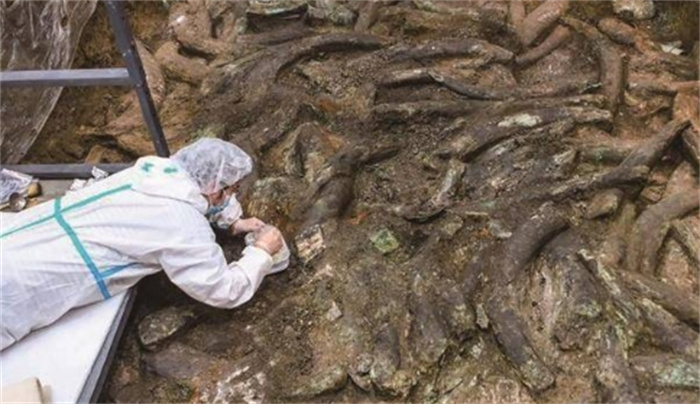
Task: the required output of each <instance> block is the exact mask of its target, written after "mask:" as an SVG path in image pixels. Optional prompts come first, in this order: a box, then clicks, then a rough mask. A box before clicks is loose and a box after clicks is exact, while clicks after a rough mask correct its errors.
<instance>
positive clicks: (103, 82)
mask: <svg viewBox="0 0 700 404" xmlns="http://www.w3.org/2000/svg"><path fill="white" fill-rule="evenodd" d="M0 85H2V87H78V86H132V85H134V80H133V79H132V78H131V76H130V75H129V71H128V70H127V69H126V68H124V67H122V68H110V69H70V70H13V71H4V72H0Z"/></svg>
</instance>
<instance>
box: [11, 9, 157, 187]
mask: <svg viewBox="0 0 700 404" xmlns="http://www.w3.org/2000/svg"><path fill="white" fill-rule="evenodd" d="M102 2H103V3H104V4H105V7H106V9H107V15H108V17H109V22H110V25H111V26H112V31H113V33H114V38H115V40H116V42H117V47H118V48H119V51H120V52H121V54H122V57H123V58H124V62H125V63H126V67H124V68H108V69H68V70H17V71H5V72H0V86H1V87H4V88H12V87H69V86H130V87H133V88H134V90H136V95H137V96H138V100H139V105H140V106H141V113H142V114H143V119H144V120H145V121H146V126H147V127H148V131H149V133H150V134H151V140H152V141H153V146H154V147H155V150H156V154H157V155H158V156H161V157H168V156H169V155H170V151H169V150H168V143H167V141H166V140H165V136H164V135H163V128H162V127H161V124H160V120H159V118H158V112H157V111H156V107H155V105H154V103H153V98H152V97H151V92H150V90H149V89H148V82H147V81H146V73H145V72H144V70H143V64H142V63H141V58H140V57H139V54H138V52H137V50H136V44H135V42H134V37H133V35H132V32H131V27H130V26H129V21H128V20H127V17H126V12H125V11H124V4H123V2H122V0H102ZM128 166H130V164H102V165H100V164H98V165H97V167H99V168H100V169H103V170H105V171H107V172H109V173H114V172H116V171H119V170H122V169H124V168H126V167H128ZM2 167H3V168H7V169H10V170H14V171H19V172H22V173H25V174H29V175H32V176H35V177H38V178H88V177H90V176H91V172H92V167H93V165H90V164H16V165H3V166H2Z"/></svg>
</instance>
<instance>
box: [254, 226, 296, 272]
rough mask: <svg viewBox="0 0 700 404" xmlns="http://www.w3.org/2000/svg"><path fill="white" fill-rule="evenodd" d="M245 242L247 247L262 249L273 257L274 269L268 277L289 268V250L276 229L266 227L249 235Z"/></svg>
mask: <svg viewBox="0 0 700 404" xmlns="http://www.w3.org/2000/svg"><path fill="white" fill-rule="evenodd" d="M245 241H246V244H247V245H253V246H255V247H257V248H260V249H261V250H264V251H266V252H267V253H268V254H270V256H271V257H272V269H271V270H270V272H268V273H267V275H270V274H274V273H277V272H280V271H284V270H285V269H287V267H288V266H289V256H290V254H289V248H288V247H287V243H286V242H285V241H284V238H283V237H282V233H281V232H280V231H279V230H278V229H277V228H276V227H274V226H271V225H265V226H264V227H263V228H261V229H260V230H258V231H257V232H255V233H248V235H247V236H246V238H245Z"/></svg>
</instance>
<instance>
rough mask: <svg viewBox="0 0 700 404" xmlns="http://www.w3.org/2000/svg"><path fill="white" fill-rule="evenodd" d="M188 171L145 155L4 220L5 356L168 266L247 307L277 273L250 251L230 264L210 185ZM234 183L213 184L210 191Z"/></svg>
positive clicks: (1, 338) (197, 290) (179, 279)
mask: <svg viewBox="0 0 700 404" xmlns="http://www.w3.org/2000/svg"><path fill="white" fill-rule="evenodd" d="M209 140H212V139H209ZM195 145H196V143H195ZM190 147H191V146H190ZM234 147H235V146H234ZM183 150H185V149H183ZM238 150H240V149H238ZM246 157H247V156H246ZM248 159H249V158H248ZM185 166H187V161H184V162H183V160H182V159H179V160H178V155H177V154H176V155H175V156H174V157H173V158H171V159H165V158H159V157H144V158H141V159H139V160H138V161H137V162H136V164H135V165H134V166H133V167H132V168H129V169H127V170H125V171H123V172H121V173H118V174H115V175H113V176H111V177H109V178H106V179H104V180H102V181H99V182H97V183H95V184H93V185H91V186H89V187H87V188H84V189H82V190H79V191H76V192H73V193H70V194H68V195H66V196H64V197H63V198H58V199H55V200H52V201H49V202H46V203H43V204H41V205H38V206H36V207H34V208H32V209H29V210H26V211H23V212H20V213H18V214H16V215H14V216H13V217H12V219H11V222H10V223H9V225H6V224H5V223H3V224H2V227H1V228H0V251H1V252H2V254H1V255H2V256H1V258H0V265H1V267H0V270H1V272H0V309H1V314H2V321H1V322H0V350H2V349H5V348H6V347H8V346H10V345H12V344H13V343H14V342H15V341H18V340H20V339H21V338H23V337H24V336H25V335H27V334H28V333H29V332H31V331H32V330H35V329H37V328H40V327H43V326H46V325H48V324H51V323H53V322H54V321H56V320H57V319H59V318H60V317H61V316H63V315H64V314H65V313H66V312H67V311H69V310H70V309H72V308H76V307H80V306H84V305H87V304H90V303H94V302H98V301H101V300H103V299H109V298H110V296H113V295H116V294H119V293H122V292H124V291H125V290H127V289H128V288H130V287H131V286H133V285H134V284H136V283H137V282H138V281H139V280H140V279H141V278H143V277H144V276H147V275H150V274H153V273H156V272H158V271H160V270H161V269H162V270H164V271H165V273H166V274H167V276H168V277H169V278H170V279H171V280H172V282H173V283H175V284H176V285H177V286H178V287H180V288H181V289H182V290H183V291H185V292H186V293H187V294H188V295H189V296H191V297H192V298H194V299H197V300H199V301H201V302H204V303H207V304H209V305H212V306H216V307H221V308H232V307H236V306H238V305H241V304H243V303H245V302H246V301H248V300H249V299H250V298H251V297H252V296H253V294H254V293H255V291H256V290H257V289H258V287H259V286H260V283H261V282H262V279H263V277H265V275H267V274H269V273H270V272H271V270H272V264H273V262H272V258H271V257H270V255H269V254H268V253H267V252H265V251H264V250H262V249H260V248H257V247H253V246H248V247H246V248H245V250H244V251H243V256H242V257H241V259H240V260H238V261H237V262H233V263H231V264H227V263H226V260H225V258H224V254H223V251H222V250H221V247H220V246H219V245H218V244H216V242H215V236H214V232H213V231H212V228H211V226H210V223H209V221H208V220H207V218H206V217H205V216H204V214H205V213H206V212H207V209H208V208H209V206H208V202H207V200H206V199H205V198H204V197H203V196H202V189H203V188H206V187H204V185H203V183H202V181H201V177H199V176H198V174H197V173H194V175H193V174H192V173H191V172H190V173H188V171H186V169H185V168H183V167H185ZM222 170H223V169H222V168H220V169H218V172H215V175H216V176H217V178H218V177H221V175H222V172H223V171H222ZM249 171H250V170H248V172H249ZM248 172H245V173H243V174H242V175H240V177H242V176H244V175H245V174H247V173H248ZM225 174H226V173H224V176H225ZM205 176H206V175H205ZM230 179H231V178H230V175H229V180H230ZM238 179H240V178H236V179H235V181H238ZM219 180H220V178H219ZM217 181H218V180H217ZM235 181H230V182H229V183H228V184H224V183H222V184H216V185H212V184H208V185H207V186H208V189H207V190H208V191H212V190H213V191H216V190H218V189H221V188H222V187H223V186H225V185H232V183H233V182H235ZM285 267H286V264H285ZM280 269H282V268H280Z"/></svg>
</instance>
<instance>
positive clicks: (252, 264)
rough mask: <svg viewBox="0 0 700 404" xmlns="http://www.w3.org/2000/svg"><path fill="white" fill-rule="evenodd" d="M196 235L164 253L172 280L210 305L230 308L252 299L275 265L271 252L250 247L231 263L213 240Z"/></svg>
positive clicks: (190, 294)
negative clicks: (202, 238)
mask: <svg viewBox="0 0 700 404" xmlns="http://www.w3.org/2000/svg"><path fill="white" fill-rule="evenodd" d="M196 238H198V237H191V236H190V237H186V238H185V239H183V240H182V242H180V243H174V244H171V245H169V246H168V247H166V249H165V250H164V251H163V252H162V254H161V257H160V263H161V265H162V266H163V269H164V270H165V273H166V274H167V275H168V277H169V278H170V280H172V281H173V283H175V284H176V285H177V286H178V287H179V288H180V289H182V290H183V291H184V292H185V293H187V294H188V295H189V296H190V297H192V298H194V299H196V300H199V301H200V302H203V303H206V304H208V305H210V306H214V307H219V308H228V309H230V308H233V307H236V306H240V305H242V304H243V303H245V302H247V301H248V300H250V298H251V297H253V295H254V294H255V291H256V290H257V289H258V287H259V286H260V283H262V280H263V278H264V277H265V275H267V274H268V273H269V272H270V269H271V268H272V258H271V256H270V254H268V253H267V252H266V251H265V250H263V249H262V248H258V247H255V246H249V247H246V248H245V250H243V256H242V257H241V258H240V259H239V260H238V261H235V262H232V263H231V264H227V263H226V259H225V257H224V254H223V251H222V250H221V247H220V246H219V245H218V244H216V243H215V241H214V240H213V239H210V238H209V237H207V239H205V240H196Z"/></svg>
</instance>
